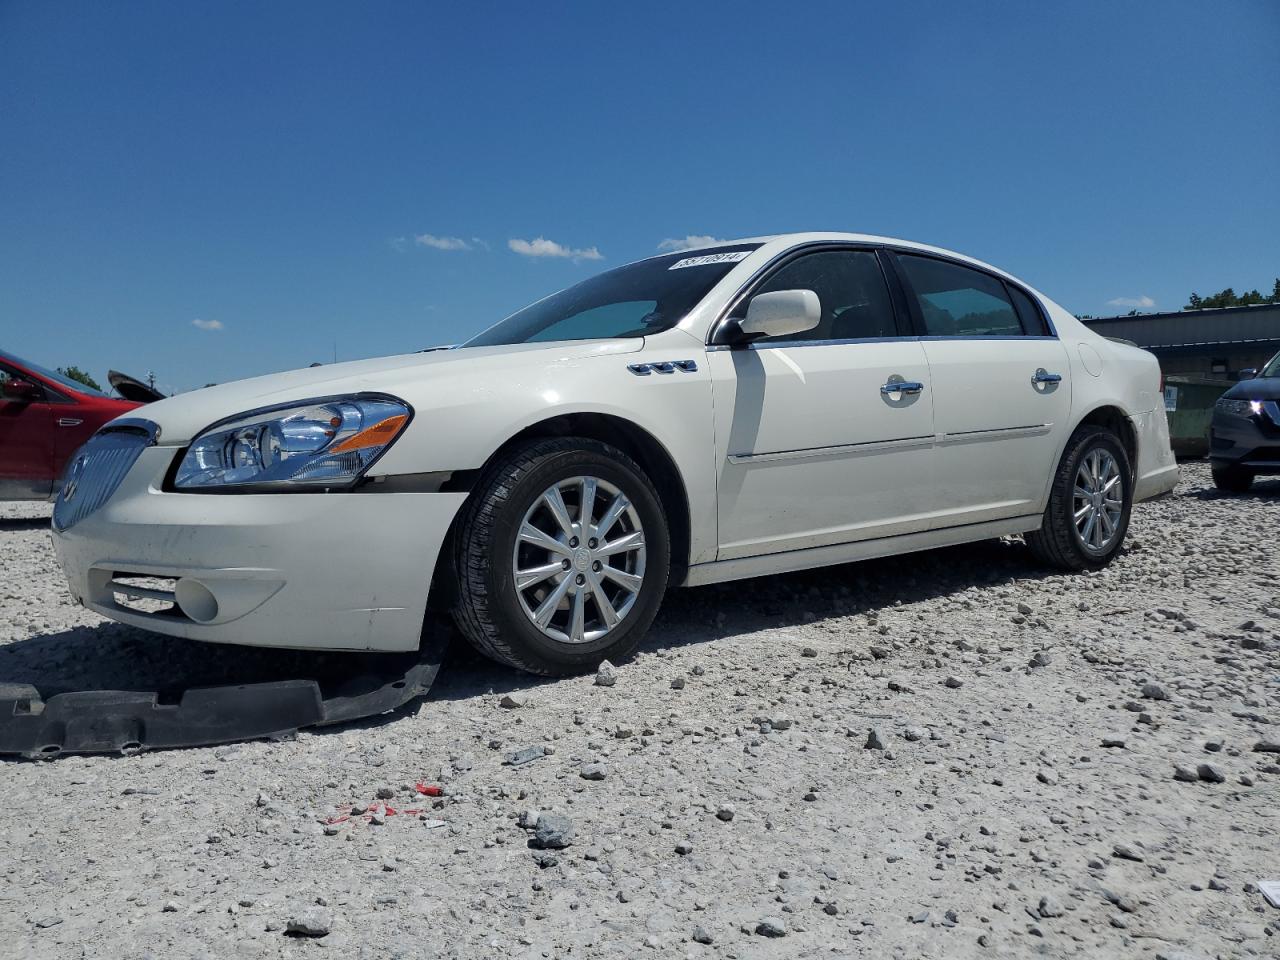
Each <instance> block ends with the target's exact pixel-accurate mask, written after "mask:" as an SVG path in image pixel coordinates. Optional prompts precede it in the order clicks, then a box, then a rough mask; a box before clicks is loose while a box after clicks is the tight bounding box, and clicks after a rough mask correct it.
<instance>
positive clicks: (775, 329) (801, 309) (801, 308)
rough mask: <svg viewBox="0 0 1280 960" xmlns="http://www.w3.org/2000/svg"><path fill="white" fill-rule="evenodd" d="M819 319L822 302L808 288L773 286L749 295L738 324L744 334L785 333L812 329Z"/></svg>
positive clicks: (779, 335)
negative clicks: (773, 288)
mask: <svg viewBox="0 0 1280 960" xmlns="http://www.w3.org/2000/svg"><path fill="white" fill-rule="evenodd" d="M821 319H822V304H821V302H819V300H818V295H817V294H816V293H814V292H813V291H812V290H775V291H774V292H773V293H758V294H756V295H755V296H754V297H752V298H751V302H750V303H749V304H747V315H746V317H745V318H743V319H742V320H740V321H739V322H738V326H739V328H740V329H741V330H742V332H743V334H744V335H746V336H748V337H785V336H788V335H789V334H793V333H804V332H805V331H806V330H812V329H813V328H814V327H816V326H817V325H818V321H819V320H821Z"/></svg>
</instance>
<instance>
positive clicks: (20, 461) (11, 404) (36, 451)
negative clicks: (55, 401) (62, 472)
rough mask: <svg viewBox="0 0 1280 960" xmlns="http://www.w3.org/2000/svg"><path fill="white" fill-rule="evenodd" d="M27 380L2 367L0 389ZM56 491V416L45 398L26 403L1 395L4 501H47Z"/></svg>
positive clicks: (0, 462) (0, 458)
mask: <svg viewBox="0 0 1280 960" xmlns="http://www.w3.org/2000/svg"><path fill="white" fill-rule="evenodd" d="M11 378H13V379H18V380H26V379H27V377H25V376H24V375H23V374H22V373H21V372H20V371H18V370H17V369H15V368H9V367H6V366H4V365H3V364H0V388H2V387H3V384H4V381H6V380H9V379H11ZM52 489H53V414H52V408H51V407H50V405H49V404H48V403H46V402H45V399H44V397H43V396H41V397H40V398H39V399H36V400H31V401H29V402H28V401H24V400H11V399H9V398H8V397H5V396H3V394H0V500H29V499H44V498H47V497H48V496H49V493H50V491H51V490H52Z"/></svg>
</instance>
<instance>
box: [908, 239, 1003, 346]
mask: <svg viewBox="0 0 1280 960" xmlns="http://www.w3.org/2000/svg"><path fill="white" fill-rule="evenodd" d="M898 264H899V265H900V266H901V268H902V272H903V274H904V276H905V278H906V281H907V283H908V285H909V286H910V288H911V291H910V292H911V293H913V294H914V296H915V298H916V302H917V303H918V304H919V306H920V314H921V317H922V319H923V320H924V332H925V333H926V334H927V335H928V336H931V337H1010V336H1014V337H1016V336H1021V335H1022V333H1023V329H1022V324H1021V323H1020V322H1019V321H1018V314H1017V311H1016V310H1015V309H1014V307H1013V303H1012V302H1011V301H1010V300H1009V295H1008V293H1007V292H1006V291H1005V286H1004V284H1003V283H1001V282H1000V281H999V280H997V279H996V278H995V277H991V276H988V275H987V274H985V273H981V272H979V271H977V270H970V269H969V268H968V267H962V266H960V265H959V264H955V263H950V262H948V261H945V260H934V259H931V258H929V257H915V256H909V255H902V254H899V255H898Z"/></svg>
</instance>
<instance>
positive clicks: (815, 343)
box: [707, 335, 1058, 352]
mask: <svg viewBox="0 0 1280 960" xmlns="http://www.w3.org/2000/svg"><path fill="white" fill-rule="evenodd" d="M1057 339H1058V338H1057V337H1047V336H1034V337H1024V336H1015V335H993V336H989V337H988V336H981V335H966V336H963V337H916V336H907V337H857V338H854V339H850V340H786V341H776V342H773V343H743V344H734V343H712V344H709V345H708V346H707V350H708V352H710V351H713V350H781V349H784V348H785V349H788V350H790V349H793V348H795V347H843V346H849V345H851V344H856V343H912V342H915V343H933V342H939V343H943V342H945V343H950V342H953V341H956V340H1019V341H1021V340H1057Z"/></svg>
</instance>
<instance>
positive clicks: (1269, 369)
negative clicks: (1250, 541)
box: [1209, 353, 1280, 492]
mask: <svg viewBox="0 0 1280 960" xmlns="http://www.w3.org/2000/svg"><path fill="white" fill-rule="evenodd" d="M1240 375H1241V378H1242V379H1241V380H1240V382H1239V383H1237V384H1236V385H1235V386H1234V387H1232V388H1231V389H1230V390H1228V391H1227V392H1226V393H1224V394H1223V395H1222V396H1221V398H1219V400H1218V402H1217V404H1216V405H1215V406H1214V408H1213V425H1212V426H1211V427H1210V428H1209V463H1210V465H1211V466H1212V467H1213V482H1214V483H1215V484H1216V485H1217V487H1218V489H1219V490H1233V491H1236V492H1243V491H1245V490H1248V489H1249V485H1250V484H1251V483H1253V478H1254V477H1256V476H1264V475H1280V353H1277V354H1276V355H1275V356H1274V357H1272V358H1271V359H1270V360H1268V361H1267V364H1266V366H1264V367H1263V368H1262V369H1261V370H1260V371H1259V370H1242V371H1240Z"/></svg>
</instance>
